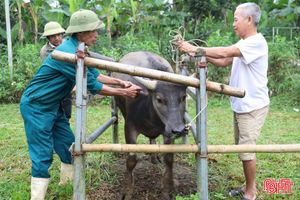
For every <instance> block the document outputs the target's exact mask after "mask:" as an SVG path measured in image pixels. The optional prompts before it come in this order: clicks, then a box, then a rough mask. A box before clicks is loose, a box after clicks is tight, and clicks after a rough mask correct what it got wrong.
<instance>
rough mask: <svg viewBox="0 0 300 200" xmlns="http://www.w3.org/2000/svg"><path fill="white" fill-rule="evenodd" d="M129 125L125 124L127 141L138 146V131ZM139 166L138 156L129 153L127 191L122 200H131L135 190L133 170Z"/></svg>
mask: <svg viewBox="0 0 300 200" xmlns="http://www.w3.org/2000/svg"><path fill="white" fill-rule="evenodd" d="M132 127H133V126H130V124H129V123H125V140H126V143H127V144H136V138H137V131H136V130H135V129H134V128H132ZM136 164H137V156H136V154H134V153H129V155H128V157H127V160H126V173H125V183H124V188H125V191H124V192H123V195H122V200H131V199H132V195H133V190H134V176H133V169H134V168H135V166H136Z"/></svg>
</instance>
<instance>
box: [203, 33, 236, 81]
mask: <svg viewBox="0 0 300 200" xmlns="http://www.w3.org/2000/svg"><path fill="white" fill-rule="evenodd" d="M235 41H236V38H235V37H234V35H233V33H232V32H231V31H230V32H224V31H223V30H217V31H215V32H213V33H212V34H211V35H210V36H209V37H208V39H207V45H208V46H209V47H215V46H230V45H232V44H234V43H235ZM230 70H231V69H230V67H213V66H212V65H209V67H208V77H209V79H211V80H213V81H216V82H219V83H225V84H228V83H229V79H230Z"/></svg>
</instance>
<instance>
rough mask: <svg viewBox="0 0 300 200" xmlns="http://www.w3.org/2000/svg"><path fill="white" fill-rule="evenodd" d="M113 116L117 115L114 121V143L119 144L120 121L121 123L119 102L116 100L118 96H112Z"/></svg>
mask: <svg viewBox="0 0 300 200" xmlns="http://www.w3.org/2000/svg"><path fill="white" fill-rule="evenodd" d="M111 107H112V110H111V117H116V118H117V120H116V121H115V122H114V123H113V126H112V132H113V143H114V144H118V143H119V133H118V123H119V121H118V120H119V119H118V107H117V102H116V98H115V97H112V100H111Z"/></svg>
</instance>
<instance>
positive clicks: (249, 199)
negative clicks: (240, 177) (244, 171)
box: [241, 191, 257, 200]
mask: <svg viewBox="0 0 300 200" xmlns="http://www.w3.org/2000/svg"><path fill="white" fill-rule="evenodd" d="M255 194H256V192H252V193H250V192H248V191H245V192H244V195H243V196H242V198H241V200H257V198H256V195H255Z"/></svg>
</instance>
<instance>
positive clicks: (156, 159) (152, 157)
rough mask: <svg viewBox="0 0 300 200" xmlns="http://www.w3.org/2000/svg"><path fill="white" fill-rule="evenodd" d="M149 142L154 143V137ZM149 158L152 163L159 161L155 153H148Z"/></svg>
mask: <svg viewBox="0 0 300 200" xmlns="http://www.w3.org/2000/svg"><path fill="white" fill-rule="evenodd" d="M150 144H156V140H155V139H150ZM150 159H151V163H152V164H158V163H160V162H161V161H160V158H159V156H158V154H157V153H151V154H150Z"/></svg>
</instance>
